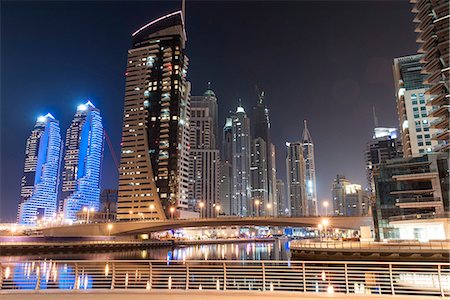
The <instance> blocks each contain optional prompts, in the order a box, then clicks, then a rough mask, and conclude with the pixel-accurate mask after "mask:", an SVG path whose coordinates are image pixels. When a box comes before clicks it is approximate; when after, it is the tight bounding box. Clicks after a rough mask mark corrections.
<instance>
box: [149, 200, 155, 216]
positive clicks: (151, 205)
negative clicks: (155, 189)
mask: <svg viewBox="0 0 450 300" xmlns="http://www.w3.org/2000/svg"><path fill="white" fill-rule="evenodd" d="M148 208H150V213H151V215H152V220H153V211H154V210H155V204H150V206H149V207H148Z"/></svg>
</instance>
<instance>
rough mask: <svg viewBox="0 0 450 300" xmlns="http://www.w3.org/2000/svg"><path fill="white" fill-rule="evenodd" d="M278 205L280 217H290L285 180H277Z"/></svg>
mask: <svg viewBox="0 0 450 300" xmlns="http://www.w3.org/2000/svg"><path fill="white" fill-rule="evenodd" d="M276 191H277V204H278V216H289V204H288V201H287V198H286V186H285V185H284V182H283V180H281V179H277V186H276Z"/></svg>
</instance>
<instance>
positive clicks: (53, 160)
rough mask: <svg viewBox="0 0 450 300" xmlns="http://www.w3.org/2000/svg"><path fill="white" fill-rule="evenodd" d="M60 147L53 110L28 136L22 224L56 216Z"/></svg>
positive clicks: (39, 120) (20, 218) (29, 223)
mask: <svg viewBox="0 0 450 300" xmlns="http://www.w3.org/2000/svg"><path fill="white" fill-rule="evenodd" d="M61 148H62V141H61V134H60V128H59V122H58V121H57V120H55V118H54V117H53V116H52V115H51V114H47V115H46V116H41V117H39V118H38V120H37V122H36V125H35V127H34V129H33V131H32V132H31V135H30V137H29V138H28V139H27V145H26V152H25V166H24V173H23V177H22V186H21V202H20V204H19V211H18V222H19V224H28V225H35V224H36V222H37V221H38V220H50V219H52V218H54V217H55V215H56V212H57V195H58V186H59V167H60V161H61Z"/></svg>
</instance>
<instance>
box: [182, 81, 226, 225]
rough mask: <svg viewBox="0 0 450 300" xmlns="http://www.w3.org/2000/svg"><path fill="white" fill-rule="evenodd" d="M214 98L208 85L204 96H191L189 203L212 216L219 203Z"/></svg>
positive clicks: (215, 100)
mask: <svg viewBox="0 0 450 300" xmlns="http://www.w3.org/2000/svg"><path fill="white" fill-rule="evenodd" d="M216 117H217V98H216V97H215V94H214V92H213V91H212V90H211V88H210V87H209V85H208V90H207V91H206V92H205V93H204V96H193V97H192V99H191V119H190V133H189V138H190V151H189V202H190V203H189V207H190V209H192V210H196V211H199V212H200V213H201V214H202V217H214V216H215V215H216V213H217V212H216V207H219V205H220V201H219V184H220V183H219V180H220V173H219V171H220V157H219V150H218V149H216V135H215V134H217V129H216V127H217V120H216V119H215V118H216Z"/></svg>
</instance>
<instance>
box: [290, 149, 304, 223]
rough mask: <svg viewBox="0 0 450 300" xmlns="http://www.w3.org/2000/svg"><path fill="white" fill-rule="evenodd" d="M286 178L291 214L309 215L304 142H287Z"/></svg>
mask: <svg viewBox="0 0 450 300" xmlns="http://www.w3.org/2000/svg"><path fill="white" fill-rule="evenodd" d="M286 147H287V156H286V178H287V190H288V195H287V200H288V201H287V202H288V207H289V211H290V215H291V216H293V217H302V216H307V215H308V200H307V196H306V178H305V172H306V167H305V159H304V158H303V143H302V142H295V143H286Z"/></svg>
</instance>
